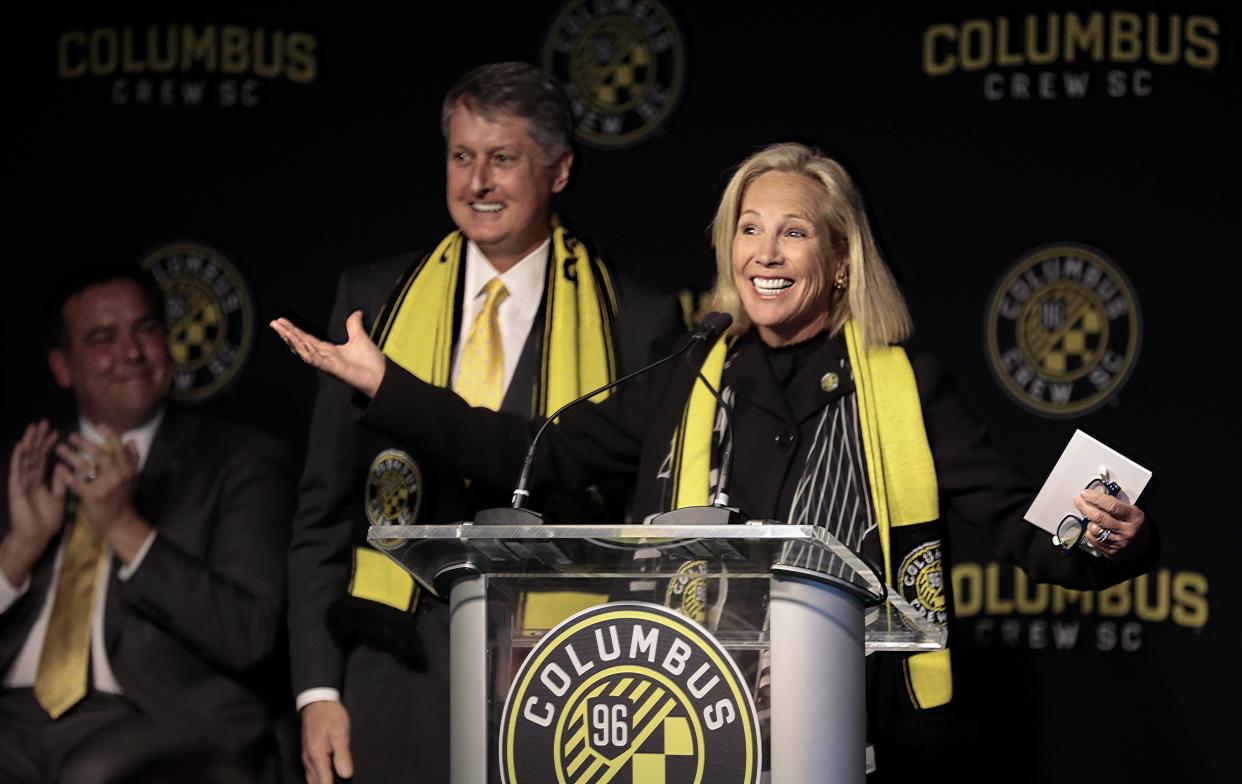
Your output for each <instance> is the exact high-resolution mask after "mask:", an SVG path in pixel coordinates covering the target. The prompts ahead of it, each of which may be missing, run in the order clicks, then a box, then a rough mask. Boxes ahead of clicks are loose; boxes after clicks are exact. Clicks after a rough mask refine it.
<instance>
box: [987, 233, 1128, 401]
mask: <svg viewBox="0 0 1242 784" xmlns="http://www.w3.org/2000/svg"><path fill="white" fill-rule="evenodd" d="M1140 331H1141V320H1140V318H1139V307H1138V298H1137V297H1135V295H1134V288H1133V287H1132V286H1131V285H1130V282H1129V281H1128V280H1126V277H1125V275H1124V274H1122V272H1121V270H1120V269H1119V268H1118V267H1117V265H1115V264H1114V263H1113V262H1112V261H1111V260H1109V259H1108V258H1107V257H1105V256H1104V254H1103V253H1101V252H1100V251H1098V250H1095V249H1094V248H1089V247H1087V246H1085V245H1077V244H1064V245H1052V246H1048V247H1044V248H1039V249H1037V250H1034V251H1032V252H1030V253H1028V254H1027V255H1026V256H1024V257H1023V258H1021V259H1019V261H1018V263H1017V264H1015V265H1014V266H1013V268H1012V269H1010V270H1009V272H1008V273H1007V274H1006V275H1005V277H1004V278H1003V279H1002V280H1001V282H1000V285H998V286H997V287H996V290H995V291H994V292H993V294H992V298H991V302H990V304H989V307H988V314H987V321H986V323H985V324H984V332H985V335H986V341H987V347H988V359H989V360H990V363H991V366H992V372H993V373H994V374H995V376H996V378H997V379H998V380H999V381H1000V383H1001V386H1002V387H1003V388H1004V390H1005V391H1006V392H1008V393H1009V395H1010V396H1011V397H1012V398H1013V399H1014V400H1016V401H1017V402H1018V403H1020V404H1021V405H1023V406H1025V407H1026V408H1028V409H1030V410H1032V411H1034V412H1036V413H1038V414H1044V415H1047V416H1075V415H1079V414H1085V413H1087V412H1088V411H1091V410H1093V409H1095V408H1098V407H1099V406H1100V405H1103V404H1104V403H1105V402H1107V401H1108V400H1109V399H1110V398H1112V397H1113V395H1115V394H1116V393H1117V391H1118V390H1119V389H1120V388H1121V386H1122V384H1124V383H1125V380H1126V378H1128V377H1129V375H1130V372H1131V371H1132V370H1133V369H1134V363H1135V360H1136V359H1137V358H1138V350H1139V339H1140Z"/></svg>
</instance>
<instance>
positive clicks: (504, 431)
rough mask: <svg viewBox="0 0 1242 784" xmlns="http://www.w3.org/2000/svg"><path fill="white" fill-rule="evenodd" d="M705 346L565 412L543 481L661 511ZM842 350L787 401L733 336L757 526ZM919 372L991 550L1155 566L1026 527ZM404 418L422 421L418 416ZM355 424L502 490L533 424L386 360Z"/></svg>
mask: <svg viewBox="0 0 1242 784" xmlns="http://www.w3.org/2000/svg"><path fill="white" fill-rule="evenodd" d="M704 350H705V349H702V348H697V347H696V348H695V349H692V350H691V355H690V361H689V362H672V363H669V364H667V365H665V366H663V367H661V368H659V369H657V370H656V371H654V372H653V373H651V374H649V376H648V377H646V378H644V379H641V380H636V382H635V384H634V385H632V386H631V387H629V388H627V389H625V390H623V391H621V392H620V393H619V394H617V395H615V396H613V397H612V398H609V399H608V400H606V401H604V402H603V403H601V404H599V405H597V406H580V407H578V408H576V409H573V410H572V411H569V412H566V413H565V414H564V415H562V417H561V419H560V424H559V425H558V426H557V427H554V428H551V429H549V431H548V432H547V433H545V435H544V437H543V440H542V441H541V443H540V447H539V450H538V462H537V464H536V467H535V470H534V471H533V476H534V483H535V485H536V486H539V485H545V486H546V485H556V486H558V487H566V488H569V487H575V486H582V485H585V484H589V483H591V482H595V481H599V480H600V479H601V478H604V477H608V476H616V475H623V476H628V477H630V478H631V479H632V481H633V482H634V484H635V488H636V489H635V512H636V517H637V518H639V519H641V517H642V516H644V515H646V514H650V513H653V512H660V511H664V510H665V509H666V508H667V507H666V505H665V499H666V498H667V495H668V492H667V490H668V488H667V486H666V483H667V481H669V480H668V479H667V478H666V476H665V475H666V474H667V472H661V470H660V469H661V467H662V466H663V465H664V464H665V462H666V459H667V457H668V453H669V449H670V442H669V438H670V436H671V434H672V433H673V431H674V429H675V428H676V426H677V423H678V422H679V421H680V419H681V416H682V412H683V410H684V407H685V403H686V400H687V398H688V397H689V394H690V390H691V388H692V385H693V384H694V382H695V378H696V373H697V367H698V366H699V364H700V363H701V362H702V360H703V353H702V352H703V351H704ZM844 352H845V349H844V345H843V340H840V339H836V340H830V341H826V342H825V343H824V344H823V346H822V347H821V348H820V349H818V351H817V352H816V353H815V355H813V356H812V358H811V359H810V360H809V361H808V362H806V363H805V365H804V367H803V369H802V370H801V371H800V374H799V375H798V376H795V377H794V378H793V380H792V381H791V382H790V385H789V391H788V392H784V391H782V390H781V389H780V388H779V387H778V386H777V383H776V381H775V379H774V378H773V375H772V372H771V369H770V368H769V366H768V362H767V359H766V357H765V356H764V352H763V348H762V346H761V344H760V342H759V339H758V337H757V336H756V335H755V333H754V332H753V331H752V332H750V333H748V334H746V335H744V336H742V338H741V339H740V340H739V341H738V343H737V345H736V348H735V350H734V351H733V353H732V354H731V358H730V361H729V364H728V367H727V369H726V370H725V377H724V382H725V384H726V385H728V386H730V387H732V388H733V390H734V392H735V393H736V403H735V408H734V412H733V425H734V428H735V432H736V436H735V438H736V440H735V451H734V458H735V459H734V463H733V478H732V482H731V487H730V495H731V499H732V501H733V502H734V503H735V504H736V505H738V506H740V507H741V508H742V509H743V511H744V512H745V513H746V514H747V515H748V516H749V517H751V518H754V519H764V518H767V519H775V520H780V519H783V518H784V516H785V515H786V514H787V513H788V510H789V508H790V502H791V500H792V497H793V493H794V489H795V485H796V483H797V480H798V475H799V470H798V469H799V468H800V467H801V465H802V462H803V461H804V460H805V455H806V451H807V448H808V447H809V444H810V443H811V441H812V440H813V439H814V429H815V427H816V423H817V416H816V415H817V414H818V413H819V412H820V411H822V410H823V407H824V406H825V405H826V404H828V403H829V402H831V401H832V400H834V399H836V398H838V397H840V396H841V395H844V394H848V393H849V392H852V391H853V386H852V384H851V383H849V382H848V380H847V381H846V382H845V383H842V385H841V386H839V387H838V388H837V389H835V390H833V391H831V392H829V391H825V390H823V389H822V388H821V386H820V384H819V380H820V374H821V373H822V372H824V370H825V369H835V368H837V367H838V365H837V363H836V361H835V360H836V359H837V358H838V357H840V356H844ZM913 366H914V372H915V379H916V382H917V385H918V390H919V397H920V402H921V404H922V409H923V420H924V425H925V427H926V431H927V438H928V442H929V445H930V446H931V450H932V457H933V460H934V462H935V466H936V478H937V481H938V484H939V490H940V496H941V508H942V510H943V509H944V507H945V505H946V504H947V505H948V506H949V507H951V508H952V509H953V510H954V511H955V512H956V513H957V514H958V515H959V516H960V517H961V518H962V519H963V520H965V521H966V522H967V523H970V524H972V525H973V526H975V527H976V528H977V529H978V530H979V531H980V532H981V534H982V535H983V536H984V537H985V538H986V539H988V540H989V541H990V542H991V543H992V544H993V546H994V549H995V550H996V551H997V553H998V555H1001V556H1002V557H1005V558H1006V559H1008V560H1009V561H1011V562H1013V563H1015V564H1017V565H1019V566H1021V567H1022V568H1023V569H1024V570H1025V571H1026V572H1027V574H1028V575H1029V576H1030V577H1031V578H1032V579H1033V580H1036V581H1040V582H1056V583H1059V584H1062V585H1065V586H1067V587H1073V588H1084V589H1092V588H1102V587H1106V586H1108V585H1112V584H1115V583H1117V582H1120V581H1121V580H1123V579H1125V578H1127V577H1131V576H1134V575H1136V574H1141V573H1142V572H1143V571H1145V570H1147V569H1148V568H1150V567H1151V565H1152V564H1153V563H1154V559H1155V556H1156V548H1155V547H1152V548H1150V549H1149V550H1148V551H1147V552H1146V554H1145V557H1143V558H1141V559H1137V560H1126V561H1116V560H1108V559H1097V558H1092V557H1091V556H1089V555H1087V554H1085V553H1075V554H1074V555H1073V556H1072V557H1070V558H1064V557H1062V556H1061V555H1060V553H1059V551H1058V550H1057V549H1056V548H1055V547H1053V546H1052V545H1051V544H1050V543H1049V540H1048V535H1047V534H1046V533H1044V532H1043V531H1041V530H1040V529H1038V528H1036V527H1035V526H1033V525H1031V524H1029V523H1027V522H1026V521H1025V520H1023V518H1022V515H1023V513H1024V512H1025V510H1026V508H1027V507H1028V506H1029V504H1030V501H1031V499H1032V498H1033V496H1034V487H1033V486H1032V483H1031V482H1030V480H1029V479H1028V478H1027V477H1026V476H1025V475H1024V474H1023V473H1022V472H1021V471H1020V470H1018V469H1017V468H1016V467H1015V466H1014V464H1013V463H1012V461H1010V460H1008V459H1006V458H1005V457H1004V456H1002V455H1001V454H1000V453H998V452H997V451H996V450H995V449H993V448H992V447H991V445H990V444H989V442H988V439H987V434H986V431H985V429H984V428H983V427H982V426H981V425H979V423H978V422H976V421H975V420H974V419H973V417H971V416H970V414H969V412H968V411H967V410H966V408H965V407H964V406H963V405H962V403H961V401H960V400H959V399H958V398H957V396H956V394H955V393H954V391H953V389H952V386H951V384H950V383H949V380H948V378H947V376H946V375H945V373H944V371H943V368H942V366H941V365H940V363H939V362H937V361H935V360H934V359H931V358H928V357H919V358H916V359H915V360H914V361H913ZM410 411H418V412H419V414H418V415H417V416H410V415H409V414H408V412H410ZM361 423H362V424H363V425H365V426H367V427H369V428H372V429H374V430H377V431H379V432H385V433H389V434H391V435H393V436H396V437H398V438H401V439H403V440H405V441H407V442H408V443H415V444H423V445H425V447H424V448H425V449H426V450H427V451H428V452H429V453H430V454H431V456H432V457H433V459H436V460H438V461H441V462H443V463H445V464H447V465H450V466H453V467H454V468H456V469H458V470H462V471H467V472H469V474H470V475H471V476H472V477H473V478H474V480H475V481H477V482H481V483H485V484H488V485H491V486H496V487H507V486H510V485H511V484H512V483H513V481H514V477H516V476H517V475H518V472H519V471H520V468H521V462H522V459H523V457H524V455H525V453H526V449H527V446H528V445H529V443H530V438H531V436H532V433H533V431H534V429H535V427H536V425H537V423H535V422H531V421H530V420H528V419H525V418H522V417H520V416H513V415H503V414H496V413H493V412H489V411H481V410H478V409H472V408H470V407H469V406H467V405H466V404H465V403H464V402H463V401H461V399H460V398H457V397H456V396H455V395H446V394H444V393H443V392H442V391H441V390H437V389H435V388H433V387H430V386H428V385H426V384H423V383H422V382H420V381H419V380H418V379H417V378H415V377H413V376H412V375H410V374H409V373H407V372H405V371H404V370H402V369H401V368H400V367H398V366H396V365H394V364H392V363H391V362H390V363H389V364H388V369H387V372H386V374H385V376H384V382H383V384H381V386H380V389H379V390H378V391H377V393H376V395H375V398H374V399H373V400H372V401H371V403H370V405H369V406H368V407H367V409H366V411H365V413H364V416H363V418H362V420H361ZM484 447H486V448H484ZM662 474H663V475H662ZM908 534H914V535H924V534H926V531H924V530H921V529H920V527H919V526H904V527H902V529H894V533H893V536H894V544H893V552H894V553H900V552H902V551H903V549H904V545H905V544H906V542H904V541H901V540H902V539H903V538H905V537H906V536H907V535H908ZM910 544H911V545H915V544H917V543H916V542H910ZM894 558H895V559H896V558H897V556H896V555H895V556H894ZM945 572H946V573H947V572H948V570H947V568H946V569H945Z"/></svg>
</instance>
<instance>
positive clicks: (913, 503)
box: [671, 321, 953, 708]
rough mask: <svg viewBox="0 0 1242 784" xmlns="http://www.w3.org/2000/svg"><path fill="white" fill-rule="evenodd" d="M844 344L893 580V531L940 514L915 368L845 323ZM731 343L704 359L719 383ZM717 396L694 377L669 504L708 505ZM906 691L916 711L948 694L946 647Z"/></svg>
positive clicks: (921, 662) (675, 449)
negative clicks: (869, 344)
mask: <svg viewBox="0 0 1242 784" xmlns="http://www.w3.org/2000/svg"><path fill="white" fill-rule="evenodd" d="M844 332H845V345H846V350H847V351H848V354H849V361H850V367H851V369H852V370H853V373H854V385H855V388H856V390H857V395H858V417H859V420H860V422H859V424H860V426H861V427H860V428H859V430H860V432H861V434H862V442H863V443H862V446H863V453H864V455H865V456H866V462H867V477H868V480H869V484H870V491H871V493H870V494H871V503H872V508H873V509H874V510H875V515H876V522H877V525H878V529H879V534H880V546H881V549H882V551H883V553H884V573H885V578H886V580H887V582H889V583H890V584H891V583H892V581H893V568H892V555H891V553H890V548H891V532H892V529H893V528H895V527H897V526H904V525H917V524H919V523H927V522H930V521H933V520H937V519H938V518H939V517H940V500H939V488H938V485H937V482H936V467H935V464H934V463H933V462H932V454H931V447H930V445H929V444H928V442H927V432H926V430H925V429H924V426H923V410H922V405H921V404H920V402H919V392H918V387H917V386H916V384H915V378H914V369H913V368H912V367H911V365H910V360H909V358H908V357H907V356H906V352H905V350H904V349H902V348H901V347H899V346H882V347H875V346H873V347H870V348H867V347H864V346H863V345H862V342H861V339H860V336H859V332H858V326H857V325H856V324H855V323H854V322H853V321H849V322H847V323H846V325H845V328H844ZM728 345H729V341H728V339H726V338H721V339H720V340H719V341H717V343H716V345H715V346H714V347H713V348H712V350H711V351H710V352H709V353H708V355H707V359H706V360H705V361H704V363H703V367H702V371H703V375H704V376H706V377H707V379H708V380H709V381H710V382H711V383H712V385H713V386H715V387H716V388H718V389H719V388H720V384H721V381H722V379H723V377H724V365H725V357H726V354H727V353H728ZM716 405H717V403H716V398H715V397H714V396H713V395H712V394H711V393H710V392H708V391H707V389H706V387H705V386H704V385H703V384H702V383H701V382H699V381H698V380H697V379H696V381H695V384H694V390H693V391H692V392H691V395H690V400H689V401H688V402H687V404H686V410H685V412H684V413H683V415H682V420H681V425H680V426H679V427H678V429H677V431H676V433H674V435H673V446H672V454H673V461H672V473H671V476H672V482H673V499H674V504H673V506H674V508H681V507H684V506H695V505H703V504H706V503H707V495H708V492H709V490H710V487H709V484H710V479H709V477H710V471H711V451H712V426H713V424H714V423H715V421H716ZM906 679H907V686H908V688H909V691H910V696H911V698H912V700H913V702H914V704H915V705H916V706H918V707H920V708H932V707H935V706H937V705H943V704H945V703H947V702H949V700H950V699H951V698H952V695H953V691H952V688H953V687H952V678H951V676H950V669H949V652H948V650H941V651H930V652H927V653H919V654H915V655H914V656H911V657H909V658H908V659H907V660H906Z"/></svg>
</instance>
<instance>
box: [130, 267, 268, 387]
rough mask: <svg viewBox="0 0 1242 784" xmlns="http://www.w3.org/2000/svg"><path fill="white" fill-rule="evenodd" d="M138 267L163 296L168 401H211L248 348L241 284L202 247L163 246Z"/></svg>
mask: <svg viewBox="0 0 1242 784" xmlns="http://www.w3.org/2000/svg"><path fill="white" fill-rule="evenodd" d="M142 266H143V268H144V269H146V270H148V271H150V273H151V275H152V276H154V278H155V280H156V282H158V283H159V285H160V290H161V291H162V292H163V294H164V308H165V311H166V312H167V316H168V353H169V356H170V357H171V358H172V363H173V385H172V396H173V398H174V399H176V400H179V401H182V402H203V401H206V400H209V399H211V398H212V397H215V395H217V394H218V393H219V392H220V391H221V390H223V389H224V388H225V387H226V386H228V385H229V384H230V383H231V382H232V381H233V380H234V379H235V378H236V377H237V375H238V373H239V372H240V371H241V369H242V367H243V366H244V365H245V364H246V358H247V357H249V356H250V348H251V344H252V343H253V342H254V304H253V302H252V300H251V297H250V290H249V289H248V288H247V286H246V282H245V280H244V279H243V278H242V276H241V273H240V272H238V271H237V268H236V267H235V266H233V263H232V262H230V261H229V260H228V259H227V258H225V256H224V254H222V253H220V252H219V251H218V250H215V249H214V248H210V247H208V246H206V245H198V244H190V243H180V244H175V245H167V246H165V247H163V248H160V249H159V250H156V251H155V252H154V253H152V254H151V255H149V256H147V258H146V259H145V260H143V262H142Z"/></svg>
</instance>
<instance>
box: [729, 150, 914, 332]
mask: <svg viewBox="0 0 1242 784" xmlns="http://www.w3.org/2000/svg"><path fill="white" fill-rule="evenodd" d="M771 171H778V172H788V173H792V174H801V175H803V176H804V177H807V178H809V179H810V180H812V181H813V182H815V183H817V184H818V185H820V186H822V188H823V197H824V198H823V199H822V200H821V202H820V204H821V210H822V211H821V213H820V215H818V216H817V218H818V220H819V221H821V222H822V225H824V226H827V227H828V232H829V241H830V243H831V248H830V250H835V251H836V252H835V253H825V254H824V256H825V259H826V263H830V264H831V263H834V262H835V261H836V259H838V258H844V259H845V260H846V261H847V262H848V264H849V267H848V271H849V284H848V288H847V290H846V291H845V292H835V293H836V294H843V295H844V296H837V297H835V298H834V300H833V304H832V305H831V308H832V312H831V313H830V314H829V319H828V325H829V329H830V330H831V332H832V334H834V335H835V334H836V333H838V332H840V331H841V328H842V327H844V326H845V322H847V321H849V320H850V319H851V318H852V319H854V320H855V321H856V322H857V324H858V328H859V332H860V333H861V337H862V342H863V345H865V346H883V345H888V344H890V343H898V342H900V341H902V340H905V339H906V338H908V337H909V336H910V333H911V332H912V331H913V324H912V323H911V321H910V311H909V310H908V309H907V308H906V302H905V300H904V299H903V298H902V296H901V292H900V291H899V290H898V288H897V283H896V281H894V280H893V275H892V273H891V272H889V269H888V265H886V264H885V263H884V258H883V257H882V256H881V255H880V249H879V247H878V246H877V245H876V242H875V237H874V236H872V234H871V224H870V222H869V221H868V220H867V213H866V210H865V209H864V208H863V201H862V194H860V193H859V191H858V186H856V185H855V184H854V181H853V179H851V178H850V175H849V174H848V173H846V171H845V169H844V168H843V167H842V166H841V164H839V163H837V162H836V161H835V160H833V159H832V158H829V157H828V156H827V155H825V154H824V153H822V152H820V151H819V150H816V149H814V148H811V147H807V146H805V145H802V144H774V145H772V146H770V147H765V148H764V149H762V150H760V151H759V152H757V153H755V154H754V155H752V156H750V157H749V158H747V159H746V160H745V161H743V162H742V164H741V166H739V167H738V169H737V171H736V172H735V173H734V175H733V178H732V179H730V180H729V184H728V186H727V187H726V188H725V191H724V196H722V197H721V199H720V207H719V208H717V210H716V217H715V218H714V219H713V220H712V245H713V246H714V247H715V249H716V285H715V287H713V289H712V291H711V295H710V297H709V304H708V306H707V309H708V310H718V311H721V312H724V313H728V314H729V315H730V316H732V317H733V326H732V327H731V328H730V330H729V331H730V332H732V333H734V334H741V333H743V332H746V331H747V330H749V329H750V327H751V321H750V318H749V317H748V316H747V315H746V312H745V310H743V308H742V298H741V294H740V293H739V292H738V290H737V284H736V283H735V282H734V280H733V237H734V235H735V234H736V233H737V221H738V214H739V213H740V212H741V209H742V198H743V197H744V196H745V195H746V189H747V188H748V187H750V184H751V183H753V182H754V181H755V180H756V179H758V178H759V177H760V176H762V175H764V174H766V173H768V172H771ZM826 250H829V249H827V248H826ZM833 272H834V270H833V269H829V270H828V274H829V279H831V278H832V275H833Z"/></svg>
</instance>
